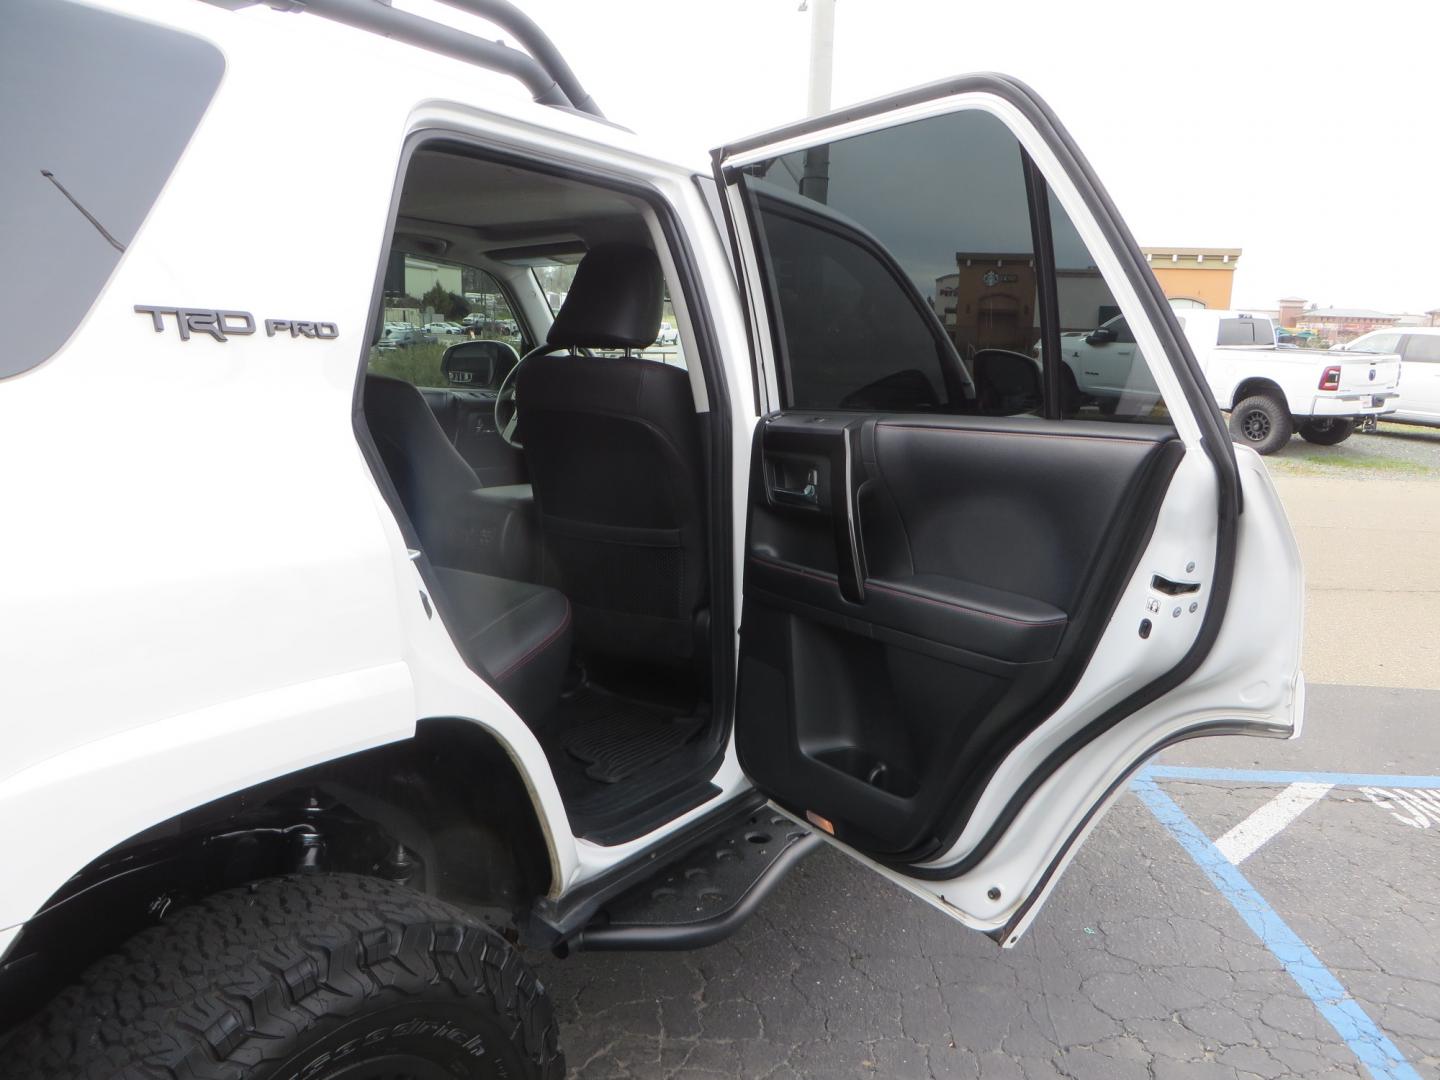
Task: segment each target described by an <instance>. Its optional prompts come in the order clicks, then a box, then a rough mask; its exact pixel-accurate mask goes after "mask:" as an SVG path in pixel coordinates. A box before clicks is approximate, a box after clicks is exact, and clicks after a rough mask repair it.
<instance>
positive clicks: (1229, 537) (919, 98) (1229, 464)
mask: <svg viewBox="0 0 1440 1080" xmlns="http://www.w3.org/2000/svg"><path fill="white" fill-rule="evenodd" d="M966 108H974V109H981V110H983V111H986V112H989V113H991V114H992V115H994V116H996V117H998V118H999V119H1000V120H1001V122H1002V123H1004V124H1005V125H1006V127H1007V128H1008V129H1009V130H1010V132H1011V134H1012V135H1013V136H1014V137H1015V138H1016V139H1017V140H1018V141H1019V143H1020V145H1021V149H1022V151H1023V152H1024V153H1026V154H1028V155H1029V157H1030V158H1031V159H1033V161H1034V162H1035V165H1036V168H1037V171H1038V173H1039V174H1040V175H1041V176H1042V177H1043V178H1045V179H1046V181H1047V183H1049V184H1050V185H1051V186H1052V187H1053V188H1054V192H1055V198H1056V200H1057V202H1058V203H1059V204H1060V206H1061V207H1062V209H1064V210H1065V212H1066V213H1067V214H1068V215H1069V217H1070V220H1071V223H1072V225H1073V226H1074V227H1075V229H1076V232H1077V233H1078V234H1079V237H1080V239H1081V241H1082V242H1083V243H1084V244H1085V245H1086V247H1087V249H1088V250H1089V251H1090V253H1091V255H1092V257H1094V258H1095V261H1096V266H1097V269H1099V270H1100V274H1101V277H1102V279H1103V280H1104V281H1105V283H1106V285H1107V286H1108V287H1109V288H1110V290H1111V293H1112V296H1113V297H1114V300H1115V303H1116V306H1117V307H1118V308H1119V314H1121V315H1124V316H1125V317H1126V320H1127V322H1128V324H1129V326H1130V328H1131V330H1132V332H1133V333H1134V334H1135V338H1136V343H1137V345H1138V347H1139V348H1141V349H1142V351H1143V352H1144V354H1145V357H1146V364H1147V365H1148V366H1149V368H1150V372H1151V376H1152V378H1153V380H1154V382H1155V385H1156V387H1157V388H1158V389H1159V391H1160V394H1161V396H1162V397H1163V399H1164V400H1165V401H1166V402H1167V405H1168V406H1169V410H1170V414H1171V419H1172V422H1173V423H1174V427H1175V430H1176V433H1177V435H1178V436H1179V438H1180V439H1181V441H1182V442H1183V443H1184V444H1185V447H1186V451H1187V453H1196V454H1199V455H1201V456H1202V457H1203V458H1204V459H1205V460H1206V461H1208V462H1209V464H1210V466H1211V468H1212V469H1213V471H1214V473H1215V476H1216V482H1217V489H1218V492H1217V494H1218V498H1217V507H1216V511H1217V520H1216V551H1215V563H1214V570H1213V577H1212V580H1211V586H1210V589H1211V600H1210V602H1209V603H1208V604H1207V605H1206V608H1205V613H1204V615H1203V616H1202V622H1201V626H1200V629H1199V632H1198V633H1197V634H1196V637H1195V639H1194V642H1193V644H1192V645H1191V647H1190V649H1189V650H1188V651H1187V652H1186V654H1185V655H1184V656H1183V657H1182V658H1181V659H1180V660H1179V661H1178V662H1177V663H1176V664H1175V665H1174V666H1173V667H1171V668H1170V670H1169V671H1168V672H1166V673H1164V674H1162V675H1160V676H1159V677H1157V678H1155V679H1152V680H1151V681H1150V682H1148V683H1147V684H1145V685H1144V686H1142V687H1140V688H1139V689H1137V690H1135V691H1133V692H1131V693H1130V694H1129V695H1128V696H1127V697H1126V698H1125V699H1124V700H1123V701H1120V702H1118V703H1116V704H1114V705H1112V706H1111V707H1110V708H1109V709H1107V710H1106V711H1105V712H1104V713H1102V714H1101V715H1099V716H1097V717H1095V718H1094V719H1092V720H1090V721H1089V722H1087V723H1086V724H1085V725H1084V726H1083V727H1082V728H1080V729H1078V730H1076V731H1075V732H1074V733H1073V734H1071V735H1070V736H1069V737H1068V738H1067V739H1066V740H1065V742H1064V743H1063V745H1061V746H1059V747H1057V748H1056V750H1055V751H1054V752H1053V753H1051V754H1050V755H1049V756H1048V757H1047V758H1046V759H1045V760H1044V761H1043V762H1042V764H1041V765H1040V767H1039V768H1038V769H1037V770H1035V771H1034V772H1033V773H1031V774H1030V775H1029V776H1028V777H1027V778H1026V780H1025V781H1024V782H1023V783H1022V784H1021V785H1020V787H1019V788H1018V790H1016V791H1015V792H1014V793H1013V795H1012V796H1011V797H1010V798H1009V799H1008V800H1007V802H1006V804H1005V806H1004V809H1003V810H1002V811H1001V812H1000V813H999V814H998V816H997V817H996V818H995V820H994V822H993V824H992V825H991V826H990V828H989V829H988V830H987V831H986V833H985V835H984V836H983V837H981V838H980V839H979V840H978V842H977V843H975V844H974V845H973V846H972V847H970V848H969V849H968V851H966V852H965V853H964V854H960V853H958V852H952V853H950V854H949V855H947V856H945V857H942V858H941V859H940V860H938V861H937V862H936V863H931V864H927V865H925V866H907V867H898V866H897V867H896V869H902V870H903V871H904V872H905V873H907V874H909V875H911V876H914V877H919V878H924V879H929V880H944V879H948V878H952V877H956V876H958V875H960V874H963V873H965V872H966V871H967V870H968V869H969V868H971V867H973V866H974V865H976V864H977V863H978V862H979V861H980V860H981V859H983V858H984V857H985V855H986V854H987V853H988V852H989V851H990V850H991V848H993V847H994V845H995V843H997V842H998V841H999V839H1000V837H1001V836H1003V835H1004V833H1005V831H1006V830H1007V829H1008V828H1009V826H1010V824H1011V823H1012V822H1013V821H1014V819H1015V817H1016V816H1017V815H1018V814H1019V812H1020V811H1021V810H1022V809H1023V807H1024V806H1025V805H1026V804H1027V803H1028V801H1029V799H1030V797H1031V795H1033V793H1034V792H1035V791H1036V790H1037V789H1038V788H1039V787H1040V785H1041V784H1043V783H1044V782H1045V780H1046V779H1048V778H1049V776H1051V775H1052V774H1053V773H1054V772H1055V770H1056V769H1058V768H1059V767H1060V766H1061V765H1062V764H1064V762H1066V761H1068V760H1069V759H1070V758H1071V757H1072V756H1073V755H1074V754H1076V753H1078V752H1080V750H1081V749H1083V747H1084V746H1086V745H1088V744H1089V743H1090V742H1092V741H1093V740H1094V739H1095V738H1097V737H1099V736H1100V735H1102V734H1103V733H1104V732H1106V731H1109V730H1110V729H1111V728H1112V727H1114V725H1115V724H1117V723H1119V722H1120V721H1121V720H1123V719H1124V718H1126V717H1128V716H1130V715H1132V714H1133V713H1135V712H1137V711H1139V710H1140V709H1142V708H1144V707H1145V706H1147V705H1149V704H1151V703H1152V702H1154V701H1156V700H1158V699H1159V698H1160V697H1162V696H1164V695H1165V694H1167V693H1169V692H1170V691H1171V690H1173V689H1175V688H1176V687H1178V686H1180V685H1181V684H1182V683H1183V682H1185V681H1186V680H1187V679H1188V678H1190V676H1191V675H1193V674H1194V673H1195V671H1196V670H1197V669H1198V668H1199V667H1200V665H1201V664H1202V663H1203V662H1204V660H1205V658H1206V657H1207V656H1208V655H1209V654H1210V651H1211V649H1212V648H1213V647H1214V645H1215V642H1216V640H1217V638H1218V637H1219V634H1220V628H1221V625H1222V624H1223V622H1224V618H1225V613H1226V611H1227V609H1228V607H1229V602H1230V591H1231V586H1232V584H1233V581H1234V576H1235V564H1236V548H1237V543H1238V536H1239V515H1240V514H1241V512H1242V511H1243V506H1242V503H1241V492H1240V474H1239V465H1238V463H1237V461H1236V455H1235V449H1234V446H1233V444H1232V443H1231V441H1230V437H1229V434H1228V431H1227V429H1226V425H1225V422H1224V419H1223V418H1222V416H1221V414H1220V410H1219V407H1218V406H1217V405H1216V403H1215V399H1214V396H1213V395H1212V394H1211V392H1210V389H1209V385H1208V383H1207V381H1206V379H1205V377H1204V375H1203V373H1202V372H1201V369H1200V366H1199V363H1198V361H1197V360H1196V358H1195V355H1194V352H1193V351H1192V350H1191V348H1190V344H1189V342H1188V340H1187V339H1186V338H1185V335H1184V333H1183V332H1182V330H1181V327H1180V323H1179V320H1178V317H1177V315H1176V313H1175V312H1174V310H1173V309H1172V308H1171V307H1170V304H1169V302H1168V300H1167V298H1166V296H1165V294H1164V292H1163V290H1162V289H1161V288H1160V284H1159V282H1158V281H1157V280H1156V278H1155V275H1154V273H1153V272H1151V270H1150V267H1149V264H1148V263H1147V261H1146V259H1145V257H1144V255H1143V254H1142V253H1141V251H1140V247H1139V245H1138V244H1137V243H1136V241H1135V238H1134V236H1133V235H1132V234H1131V233H1130V230H1129V228H1128V226H1126V225H1125V223H1124V221H1123V219H1122V218H1121V217H1120V214H1119V211H1118V210H1117V209H1116V207H1115V205H1114V202H1113V200H1111V198H1110V196H1109V195H1108V193H1107V192H1106V191H1105V189H1104V188H1103V186H1102V185H1101V184H1100V182H1099V179H1098V178H1097V177H1096V175H1095V173H1094V171H1093V169H1092V168H1091V167H1090V164H1089V162H1088V161H1087V160H1086V158H1085V157H1084V155H1083V154H1082V153H1081V151H1080V149H1079V148H1078V147H1077V146H1076V145H1075V142H1074V140H1073V139H1072V138H1071V137H1070V135H1069V133H1068V132H1066V131H1065V129H1064V127H1063V126H1062V125H1061V124H1060V122H1059V120H1058V119H1057V118H1056V116H1055V115H1054V113H1053V112H1052V111H1051V110H1050V108H1049V106H1047V105H1046V104H1045V103H1044V102H1043V101H1041V100H1040V99H1039V98H1038V97H1037V96H1036V95H1035V94H1034V93H1033V92H1032V91H1031V90H1030V89H1029V88H1028V87H1027V86H1025V85H1024V84H1023V83H1020V82H1019V81H1017V80H1014V79H1010V78H1007V77H1005V76H998V75H967V76H961V77H959V78H956V79H950V80H945V81H942V82H938V83H931V84H929V85H926V86H921V87H917V88H915V89H913V90H908V91H903V92H901V93H899V94H895V95H891V96H889V97H885V98H878V99H874V100H872V101H868V102H864V103H862V104H859V105H855V106H851V107H849V108H845V109H840V110H837V111H835V112H832V113H829V114H826V115H823V116H818V117H813V118H810V119H808V120H804V121H801V122H799V123H797V124H793V125H789V126H786V127H782V128H778V129H774V130H772V131H769V132H764V133H761V134H759V135H756V136H752V137H750V138H747V139H743V140H740V141H738V142H736V143H733V144H730V145H728V146H723V147H720V148H718V149H716V150H715V151H713V152H712V162H713V165H714V172H715V180H716V183H717V184H718V185H719V186H720V188H721V190H722V193H723V195H724V199H723V200H722V203H723V205H724V206H725V208H726V216H727V221H728V222H729V224H730V230H729V231H730V239H731V244H732V246H733V247H734V249H735V255H736V258H735V263H736V266H737V267H740V268H741V273H740V275H739V276H740V278H741V281H740V284H741V298H742V302H743V303H744V304H745V307H746V310H747V314H748V316H749V319H750V321H751V323H752V324H753V325H755V326H756V329H757V332H756V333H755V334H754V336H753V341H752V345H753V347H754V351H755V354H756V355H755V362H756V365H757V378H758V379H760V380H761V381H762V383H763V384H764V385H766V386H767V387H768V388H769V389H770V392H771V393H772V394H773V392H774V371H775V359H776V358H775V356H774V353H773V349H772V347H771V345H770V336H771V335H770V333H769V328H768V326H767V327H763V328H762V327H760V326H759V323H760V322H762V321H765V322H768V321H769V320H768V319H766V318H765V316H766V313H765V312H764V311H763V310H758V311H757V310H756V308H757V307H758V305H757V303H756V297H757V295H763V294H757V293H756V291H755V284H754V283H755V281H756V278H757V275H756V269H755V268H756V266H757V262H756V257H755V253H754V250H753V237H752V235H751V233H750V230H749V229H743V228H737V227H736V221H737V219H738V218H739V217H740V216H741V215H742V214H743V213H744V207H743V204H741V203H740V202H739V200H738V196H737V191H738V189H739V184H738V183H737V182H736V180H737V179H738V174H739V170H740V169H743V168H744V167H745V166H746V165H749V164H752V163H754V162H756V161H760V160H764V159H767V158H772V157H776V156H780V155H782V154H787V153H791V152H795V151H801V150H804V149H806V148H807V147H808V146H811V145H814V144H816V143H818V142H821V141H823V142H836V141H839V140H841V139H844V138H848V137H851V136H854V135H861V134H865V133H867V132H870V131H875V130H879V129H882V128H890V127H896V126H899V125H900V124H903V123H908V122H910V121H914V120H921V119H926V118H928V117H931V116H938V115H943V114H946V113H950V112H956V111H960V110H962V109H966ZM1057 180H1063V181H1064V183H1059V184H1058V185H1057V184H1056V181H1057ZM776 400H778V398H777V397H771V398H770V402H768V403H767V404H769V403H773V402H774V401H776ZM1180 402H1184V407H1183V408H1180V407H1177V406H1179V404H1180ZM1222 726H1223V725H1222ZM1199 733H1200V731H1199V729H1196V730H1195V731H1193V732H1192V733H1191V734H1199ZM1082 828H1083V825H1082ZM1073 840H1074V837H1071V838H1070V840H1069V841H1067V842H1066V843H1065V844H1064V845H1062V847H1061V855H1060V856H1059V857H1060V858H1063V857H1064V852H1065V851H1068V850H1072V848H1073ZM1054 871H1055V867H1054V866H1052V867H1051V868H1050V871H1049V873H1048V874H1047V877H1048V876H1050V875H1053V873H1054Z"/></svg>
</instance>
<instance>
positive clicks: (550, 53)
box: [441, 0, 605, 119]
mask: <svg viewBox="0 0 1440 1080" xmlns="http://www.w3.org/2000/svg"><path fill="white" fill-rule="evenodd" d="M441 3H445V4H449V5H450V6H451V7H453V8H459V9H460V10H461V11H467V12H469V13H470V14H472V15H479V16H480V17H481V18H482V19H485V20H486V21H488V22H492V23H494V24H495V25H496V26H498V27H499V28H500V29H501V30H505V31H507V32H509V33H511V34H514V35H515V39H516V40H517V41H519V42H520V44H521V45H522V46H524V47H525V49H526V51H527V52H529V53H530V55H531V56H533V57H534V58H535V59H536V60H537V61H538V62H539V64H540V66H541V67H542V68H544V69H545V71H546V73H547V74H549V75H550V77H551V78H553V79H554V80H555V81H556V82H557V83H559V84H560V89H561V90H563V91H565V96H566V97H568V98H569V99H570V101H571V102H572V103H573V104H574V106H575V108H577V109H579V110H580V111H581V112H583V113H589V114H590V115H591V116H597V117H600V118H601V119H604V117H605V114H604V113H602V112H601V111H600V106H598V105H596V104H595V99H594V98H592V97H591V96H590V95H589V94H587V93H586V92H585V88H584V87H583V86H581V85H580V80H579V79H578V78H576V76H575V72H574V71H572V70H571V69H570V65H569V64H568V63H567V62H566V60H565V57H564V56H563V55H562V54H561V52H560V50H559V49H558V48H556V47H555V43H554V42H553V41H551V40H550V38H549V35H547V34H546V33H545V31H544V30H542V29H540V26H539V24H538V23H536V22H535V20H534V19H532V18H530V16H529V15H526V14H525V13H524V12H523V11H521V10H520V9H519V8H517V7H516V6H515V5H514V4H512V3H510V0H441Z"/></svg>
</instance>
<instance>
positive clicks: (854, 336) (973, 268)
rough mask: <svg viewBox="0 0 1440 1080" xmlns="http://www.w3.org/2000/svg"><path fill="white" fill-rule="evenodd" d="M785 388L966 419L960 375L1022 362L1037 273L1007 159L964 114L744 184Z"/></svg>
mask: <svg viewBox="0 0 1440 1080" xmlns="http://www.w3.org/2000/svg"><path fill="white" fill-rule="evenodd" d="M748 172H749V175H748V176H746V177H745V179H744V183H745V185H746V186H747V188H748V189H749V190H750V191H751V192H752V194H753V195H754V196H755V198H756V201H757V203H758V209H759V211H760V219H761V228H760V230H759V231H760V234H761V236H760V246H761V248H762V254H764V255H765V256H766V264H767V265H766V268H767V270H768V272H769V282H768V284H769V286H770V293H771V295H770V303H771V310H772V312H773V313H774V314H775V315H776V316H777V322H778V324H779V331H780V333H779V336H780V338H781V341H780V343H779V344H780V346H781V350H782V359H783V360H784V361H785V365H784V366H785V367H786V370H787V372H788V376H789V395H788V403H789V404H792V405H796V406H803V407H807V408H827V407H828V408H835V407H841V408H846V407H848V408H902V407H908V408H938V407H948V408H953V409H960V408H963V406H964V402H965V400H966V399H967V397H973V394H967V390H966V387H967V385H968V382H969V379H968V375H967V374H966V371H965V368H964V366H963V363H962V362H964V363H968V362H970V361H971V360H972V358H973V356H974V354H975V352H976V351H978V350H980V349H986V348H992V349H994V348H998V349H1007V350H1015V351H1018V352H1021V353H1023V354H1025V355H1027V356H1028V355H1030V352H1031V349H1032V347H1033V346H1034V344H1035V340H1036V334H1035V328H1036V326H1037V322H1036V305H1035V265H1034V262H1035V260H1034V248H1033V244H1032V242H1031V238H1030V216H1029V205H1028V202H1027V200H1026V196H1025V185H1024V179H1023V174H1022V172H1021V157H1020V148H1019V145H1018V144H1017V143H1016V142H1015V139H1014V137H1013V136H1012V135H1011V134H1010V133H1009V131H1007V130H1006V128H1005V126H1004V124H1002V123H1001V122H1000V121H999V120H997V119H995V118H994V117H993V116H990V115H989V114H986V113H978V112H966V113H956V114H953V115H950V116H940V117H934V118H932V119H928V120H919V121H916V122H914V123H911V124H906V125H903V126H901V127H897V128H891V129H887V130H883V131H876V132H871V133H869V134H866V135H860V136H856V137H855V138H851V139H845V140H841V141H839V142H835V143H831V144H830V145H829V146H823V147H819V148H816V149H813V150H809V151H804V152H797V153H794V154H787V155H785V156H783V157H780V158H775V159H772V160H770V161H768V162H762V163H760V164H759V165H757V166H754V167H752V168H751V169H750V170H748Z"/></svg>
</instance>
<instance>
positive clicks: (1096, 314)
mask: <svg viewBox="0 0 1440 1080" xmlns="http://www.w3.org/2000/svg"><path fill="white" fill-rule="evenodd" d="M1048 206H1049V209H1050V235H1051V244H1052V247H1053V249H1054V252H1055V297H1056V306H1057V308H1058V310H1059V313H1060V361H1061V366H1060V369H1059V376H1060V395H1059V396H1060V414H1061V415H1062V416H1063V417H1065V418H1066V419H1071V420H1128V421H1131V422H1141V423H1169V420H1170V415H1169V413H1167V412H1166V411H1165V403H1164V402H1163V401H1162V400H1161V398H1160V391H1159V390H1158V389H1157V388H1156V386H1155V380H1154V379H1153V378H1152V377H1151V375H1150V368H1149V367H1148V366H1147V365H1146V362H1145V353H1144V351H1143V350H1142V349H1141V348H1140V346H1139V345H1138V344H1137V343H1136V341H1135V332H1134V331H1133V330H1131V329H1130V324H1129V322H1128V321H1127V320H1126V319H1125V318H1124V317H1123V316H1121V315H1118V314H1117V312H1118V310H1119V306H1118V305H1117V304H1116V303H1115V295H1114V294H1113V293H1112V292H1111V291H1110V286H1109V285H1107V284H1106V283H1105V279H1104V278H1103V277H1101V275H1100V268H1099V267H1098V266H1097V265H1096V262H1095V258H1094V256H1093V255H1092V254H1091V253H1090V249H1089V248H1088V247H1087V246H1086V244H1085V241H1084V240H1083V239H1081V237H1080V233H1079V230H1077V229H1076V228H1075V224H1074V222H1072V221H1071V220H1070V215H1069V214H1067V213H1066V212H1065V208H1064V207H1062V206H1061V205H1060V202H1059V200H1058V199H1056V198H1055V197H1054V195H1053V193H1052V194H1051V196H1050V198H1049V202H1048Z"/></svg>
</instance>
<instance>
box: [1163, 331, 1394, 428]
mask: <svg viewBox="0 0 1440 1080" xmlns="http://www.w3.org/2000/svg"><path fill="white" fill-rule="evenodd" d="M1177 314H1178V315H1179V316H1180V317H1181V319H1182V321H1183V322H1184V326H1185V336H1186V337H1187V338H1189V340H1190V347H1191V348H1192V349H1194V350H1195V359H1197V360H1199V361H1200V367H1201V369H1202V370H1203V371H1204V372H1205V377H1206V379H1207V380H1208V381H1209V383H1210V392H1211V393H1212V394H1214V395H1215V400H1216V401H1217V402H1218V403H1219V404H1220V407H1221V408H1222V409H1229V408H1231V407H1232V406H1234V405H1235V404H1237V403H1238V401H1239V398H1240V396H1241V395H1240V391H1241V389H1242V386H1243V384H1244V383H1245V382H1246V381H1247V380H1252V379H1265V380H1266V381H1267V382H1271V383H1274V384H1275V385H1276V386H1278V387H1279V388H1280V390H1281V392H1282V393H1283V394H1284V395H1285V403H1286V406H1287V407H1288V408H1289V410H1290V415H1291V416H1296V417H1306V416H1321V417H1325V416H1379V415H1381V414H1383V413H1385V412H1387V411H1389V410H1390V409H1391V408H1393V407H1394V401H1393V399H1394V397H1395V394H1396V386H1397V384H1398V383H1399V381H1400V358H1399V357H1398V356H1395V355H1393V354H1392V355H1389V356H1376V357H1367V358H1365V359H1364V360H1358V361H1357V360H1356V359H1354V358H1350V357H1345V356H1338V357H1337V356H1336V355H1335V354H1334V353H1331V352H1328V351H1324V350H1320V349H1281V348H1277V347H1275V346H1274V345H1219V344H1217V341H1218V328H1219V323H1220V320H1221V319H1227V318H1235V317H1237V315H1238V313H1237V312H1231V311H1215V310H1203V309H1187V310H1184V311H1180V312H1177ZM1253 321H1254V322H1256V323H1257V324H1259V323H1263V324H1267V325H1268V326H1269V327H1270V329H1269V333H1268V335H1267V336H1268V337H1269V338H1270V339H1271V340H1273V339H1274V324H1273V323H1272V322H1271V320H1269V319H1266V318H1263V317H1258V316H1257V317H1254V318H1253ZM1337 366H1338V367H1339V368H1340V383H1339V386H1338V387H1337V388H1336V389H1334V390H1321V389H1320V380H1321V377H1322V376H1323V375H1324V374H1325V370H1326V369H1327V368H1331V367H1337Z"/></svg>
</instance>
